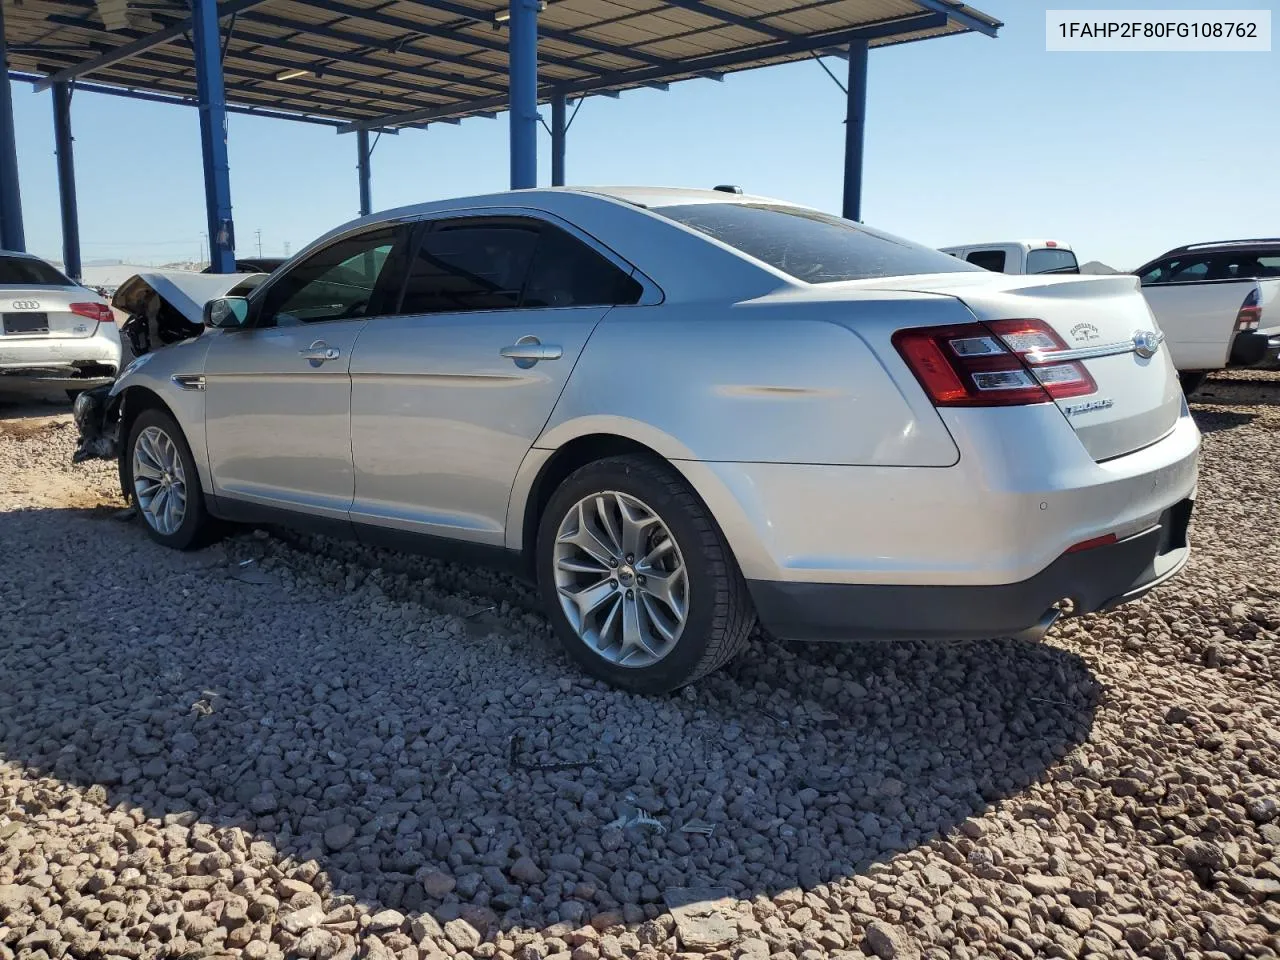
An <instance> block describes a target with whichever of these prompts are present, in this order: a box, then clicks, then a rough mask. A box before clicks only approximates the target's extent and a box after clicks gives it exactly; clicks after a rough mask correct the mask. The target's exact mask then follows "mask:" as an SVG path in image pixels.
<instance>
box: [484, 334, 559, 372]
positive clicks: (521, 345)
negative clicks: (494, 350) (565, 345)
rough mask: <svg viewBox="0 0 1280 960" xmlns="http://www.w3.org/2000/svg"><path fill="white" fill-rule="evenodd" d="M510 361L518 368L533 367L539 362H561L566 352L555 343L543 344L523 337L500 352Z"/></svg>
mask: <svg viewBox="0 0 1280 960" xmlns="http://www.w3.org/2000/svg"><path fill="white" fill-rule="evenodd" d="M498 352H499V353H500V354H502V356H504V357H506V358H507V359H508V360H514V361H515V362H516V366H517V367H521V368H528V367H532V366H533V365H534V364H535V363H537V362H538V361H539V360H559V359H560V358H561V357H563V356H564V350H562V349H561V348H560V347H557V346H556V345H555V344H553V343H543V342H542V341H541V340H539V339H538V338H537V337H521V338H520V339H519V340H517V341H516V342H515V343H513V344H511V346H509V347H503V348H502V349H501V350H499V351H498Z"/></svg>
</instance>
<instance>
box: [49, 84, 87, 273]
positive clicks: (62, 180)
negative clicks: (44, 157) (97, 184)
mask: <svg viewBox="0 0 1280 960" xmlns="http://www.w3.org/2000/svg"><path fill="white" fill-rule="evenodd" d="M71 139H72V138H71V84H69V83H67V82H65V81H59V82H57V83H55V84H54V85H53V142H54V147H55V149H56V150H57V154H58V201H59V203H60V205H61V207H62V265H63V270H64V272H65V273H66V275H67V276H69V277H70V278H71V279H72V280H79V279H80V274H81V271H80V214H79V212H78V211H77V210H76V161H75V154H74V152H73V150H72V147H71Z"/></svg>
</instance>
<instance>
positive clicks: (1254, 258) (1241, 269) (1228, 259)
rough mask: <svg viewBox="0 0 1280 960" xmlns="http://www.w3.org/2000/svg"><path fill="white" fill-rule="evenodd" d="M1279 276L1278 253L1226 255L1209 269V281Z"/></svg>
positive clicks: (1279, 260)
mask: <svg viewBox="0 0 1280 960" xmlns="http://www.w3.org/2000/svg"><path fill="white" fill-rule="evenodd" d="M1276 276H1280V253H1274V252H1271V251H1268V252H1258V253H1250V252H1241V253H1226V254H1222V255H1221V256H1219V257H1218V258H1217V261H1216V262H1215V263H1213V264H1212V265H1211V267H1210V269H1209V279H1210V280H1257V279H1259V278H1263V279H1265V278H1267V277H1276Z"/></svg>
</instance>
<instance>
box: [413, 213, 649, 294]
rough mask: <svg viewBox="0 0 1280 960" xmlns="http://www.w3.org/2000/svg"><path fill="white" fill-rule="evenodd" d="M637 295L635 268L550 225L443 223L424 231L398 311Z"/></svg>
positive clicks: (506, 221) (513, 221)
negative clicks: (620, 264) (623, 265)
mask: <svg viewBox="0 0 1280 960" xmlns="http://www.w3.org/2000/svg"><path fill="white" fill-rule="evenodd" d="M640 294H641V287H640V284H639V283H637V282H636V281H635V280H634V279H632V278H631V276H630V274H628V273H626V272H624V271H622V270H621V269H619V268H618V267H616V266H614V264H612V263H610V262H609V261H608V260H606V259H605V258H604V257H602V256H601V255H600V254H598V253H596V251H594V250H592V249H591V248H590V247H588V246H587V245H586V244H584V243H582V242H581V241H580V240H578V239H577V238H576V237H573V236H571V235H570V234H568V233H567V232H565V231H564V230H561V229H560V228H558V227H555V226H552V225H551V224H549V223H543V222H541V221H538V220H533V219H522V218H512V219H502V220H462V221H445V222H443V223H441V224H439V225H438V226H436V227H435V229H433V230H430V231H428V232H427V233H426V234H424V235H423V238H422V241H421V243H420V244H419V248H418V252H417V254H416V256H414V258H413V259H412V260H411V262H410V264H409V275H408V279H407V281H406V285H405V291H404V298H403V300H402V301H401V306H400V311H399V312H400V313H403V314H416V313H461V312H467V311H473V310H513V309H533V308H555V307H588V306H611V305H614V304H626V303H635V302H636V301H637V300H639V299H640Z"/></svg>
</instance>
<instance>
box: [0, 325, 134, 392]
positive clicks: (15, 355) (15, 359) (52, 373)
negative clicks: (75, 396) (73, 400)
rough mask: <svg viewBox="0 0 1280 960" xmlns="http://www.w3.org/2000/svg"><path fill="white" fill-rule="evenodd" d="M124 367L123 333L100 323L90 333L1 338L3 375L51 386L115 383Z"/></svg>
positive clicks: (0, 355)
mask: <svg viewBox="0 0 1280 960" xmlns="http://www.w3.org/2000/svg"><path fill="white" fill-rule="evenodd" d="M119 369H120V336H119V334H118V333H117V331H116V329H115V327H114V326H112V327H110V328H108V327H107V325H105V324H99V325H98V329H97V330H96V331H95V332H94V333H92V334H91V335H89V336H87V337H3V338H0V378H4V379H5V380H10V381H14V380H19V381H24V382H34V383H39V384H41V385H42V386H49V387H63V386H65V387H67V388H77V389H78V388H81V387H92V386H96V385H99V384H103V383H111V382H112V381H113V380H114V379H115V377H116V373H117V372H118V371H119Z"/></svg>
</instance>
